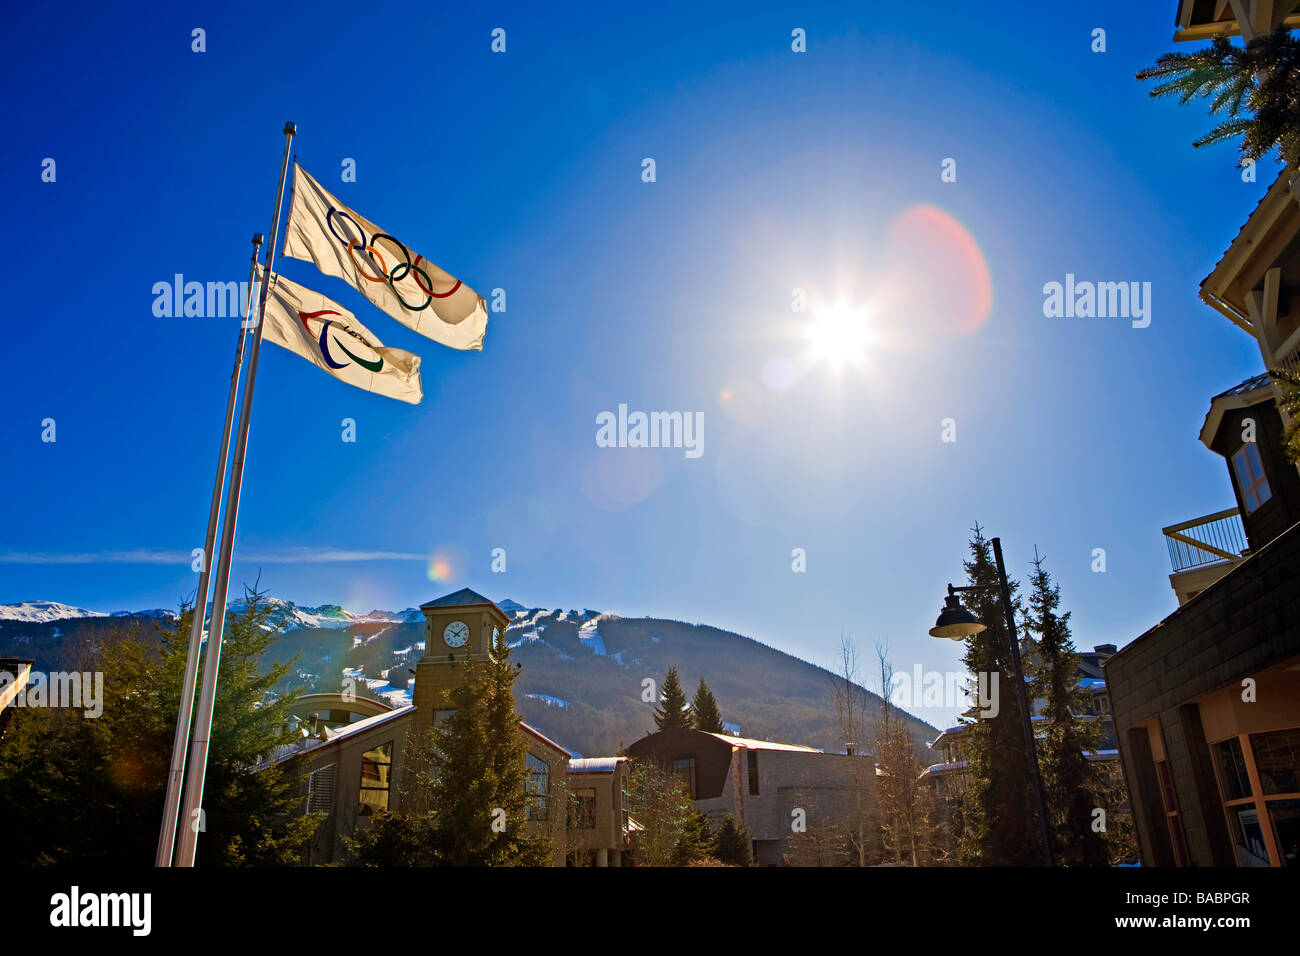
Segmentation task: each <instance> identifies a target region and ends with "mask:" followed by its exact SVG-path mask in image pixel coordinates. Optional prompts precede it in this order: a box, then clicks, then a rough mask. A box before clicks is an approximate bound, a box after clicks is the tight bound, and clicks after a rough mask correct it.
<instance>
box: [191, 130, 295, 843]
mask: <svg viewBox="0 0 1300 956" xmlns="http://www.w3.org/2000/svg"><path fill="white" fill-rule="evenodd" d="M297 132H298V127H297V126H295V125H294V124H293V123H285V124H284V137H285V139H284V159H283V160H281V163H280V182H279V184H278V185H277V186H276V189H275V217H274V218H273V219H272V220H271V242H270V244H269V245H268V246H267V251H266V268H265V269H264V270H263V275H262V283H261V290H260V294H259V296H258V300H259V301H258V308H257V315H256V318H255V321H256V323H257V324H256V325H255V326H254V328H253V348H252V351H250V352H249V356H248V378H247V381H246V382H245V384H244V398H243V401H242V402H241V403H240V407H239V437H238V438H237V439H236V442H235V460H234V463H233V464H232V465H231V467H230V490H229V491H228V492H227V493H226V513H225V516H224V518H223V519H222V522H221V556H220V558H219V559H218V561H217V581H216V585H215V587H214V588H213V591H212V623H211V624H210V625H209V626H208V653H207V654H206V655H204V660H203V688H202V691H201V692H200V694H199V707H198V711H197V712H196V713H195V726H194V733H193V737H192V740H191V743H190V756H189V768H190V772H189V774H188V777H187V779H186V781H185V799H184V802H183V804H182V813H181V820H182V822H183V824H184V825H183V826H182V827H181V828H180V846H179V848H178V850H177V854H176V865H177V866H193V865H194V856H195V852H196V850H197V849H198V839H199V829H200V827H201V826H202V821H203V816H202V813H201V809H202V806H203V779H204V776H205V775H206V773H207V769H208V744H209V737H210V736H211V733H212V708H213V705H214V704H215V703H216V697H217V674H218V671H219V670H220V667H221V636H222V632H223V630H224V629H225V623H226V593H227V591H228V590H229V587H230V559H231V552H232V551H233V550H234V544H235V521H236V519H237V518H238V517H239V491H240V487H241V485H242V484H243V478H244V453H245V451H246V450H247V447H248V422H249V418H250V416H251V414H252V410H253V386H254V385H255V384H256V383H257V358H258V355H259V353H260V352H261V350H262V324H263V323H262V319H263V317H264V316H265V315H266V299H267V293H268V292H269V291H270V288H271V267H272V266H273V265H274V264H275V250H276V242H277V240H278V239H279V235H280V212H281V209H282V208H283V205H284V181H285V178H286V177H287V176H288V172H289V150H290V148H291V147H292V146H293V137H294V135H295V134H296V133H297Z"/></svg>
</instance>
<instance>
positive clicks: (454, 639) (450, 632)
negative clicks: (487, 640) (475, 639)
mask: <svg viewBox="0 0 1300 956" xmlns="http://www.w3.org/2000/svg"><path fill="white" fill-rule="evenodd" d="M442 639H443V641H444V642H445V643H446V644H447V646H448V647H464V646H465V642H466V641H468V640H469V625H467V624H466V623H465V622H464V621H452V622H451V623H450V624H448V625H447V629H446V630H445V631H443V632H442Z"/></svg>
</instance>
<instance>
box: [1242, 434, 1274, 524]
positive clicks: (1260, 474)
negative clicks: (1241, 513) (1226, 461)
mask: <svg viewBox="0 0 1300 956" xmlns="http://www.w3.org/2000/svg"><path fill="white" fill-rule="evenodd" d="M1232 472H1233V474H1234V475H1236V477H1237V490H1238V491H1240V492H1241V502H1242V504H1244V505H1245V506H1246V514H1250V513H1251V512H1252V511H1254V510H1255V509H1257V508H1258V507H1259V506H1260V505H1262V504H1263V503H1264V502H1266V501H1268V499H1269V498H1271V497H1273V492H1272V491H1270V490H1269V487H1268V479H1267V478H1265V477H1264V464H1263V462H1261V461H1260V460H1259V446H1258V445H1257V444H1256V443H1255V442H1253V441H1252V442H1246V444H1244V445H1242V446H1241V450H1240V451H1238V452H1237V453H1236V454H1235V455H1233V456H1232Z"/></svg>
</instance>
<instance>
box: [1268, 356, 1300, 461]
mask: <svg viewBox="0 0 1300 956" xmlns="http://www.w3.org/2000/svg"><path fill="white" fill-rule="evenodd" d="M1269 375H1270V376H1272V378H1273V381H1274V382H1275V383H1276V384H1277V387H1278V388H1279V389H1281V391H1282V398H1281V401H1279V402H1278V403H1277V407H1278V411H1280V412H1281V413H1282V420H1283V421H1284V422H1286V423H1287V425H1286V430H1285V431H1284V432H1283V433H1282V450H1283V452H1284V453H1285V454H1286V456H1287V458H1289V459H1290V460H1291V463H1292V464H1295V465H1300V375H1298V374H1296V372H1294V371H1292V370H1291V369H1288V368H1275V369H1270V370H1269Z"/></svg>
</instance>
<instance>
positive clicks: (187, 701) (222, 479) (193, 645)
mask: <svg viewBox="0 0 1300 956" xmlns="http://www.w3.org/2000/svg"><path fill="white" fill-rule="evenodd" d="M261 246H262V234H261V233H260V232H259V233H257V235H255V236H253V257H252V259H251V260H250V261H249V264H248V299H247V301H246V302H245V303H244V315H245V316H246V317H247V316H251V315H252V309H253V283H254V282H256V281H257V253H258V250H259V249H260V248H261ZM247 330H248V325H247V319H246V318H245V319H241V320H240V323H239V340H238V342H237V343H236V345H235V367H234V369H233V370H232V371H231V373H230V398H228V399H227V400H226V423H225V425H224V426H223V427H222V430H221V457H220V458H218V459H217V477H216V479H215V480H214V481H213V482H212V506H211V507H210V508H209V509H208V534H207V537H206V538H205V539H204V541H203V567H202V568H200V569H199V587H198V590H197V591H195V592H194V617H193V619H192V620H191V621H190V646H189V653H188V655H187V656H186V658H185V683H184V684H182V685H181V706H180V710H179V711H178V712H177V714H176V739H175V740H174V741H173V742H172V766H171V771H170V772H169V773H168V776H167V804H166V807H165V808H164V810H163V819H162V829H161V830H160V831H159V833H158V853H157V855H156V856H155V857H154V866H171V865H172V851H173V849H174V848H175V845H176V814H177V812H178V811H179V810H180V805H181V783H182V781H183V780H184V779H185V754H186V751H188V750H189V746H190V721H191V719H192V718H193V714H194V685H195V683H196V681H197V680H198V676H199V675H198V670H199V651H200V649H201V648H202V644H203V617H204V614H205V613H206V612H207V607H208V578H209V577H210V574H211V568H212V558H213V553H212V546H213V545H214V544H215V543H216V537H217V518H218V516H220V514H221V493H222V492H223V491H224V490H225V488H226V462H227V459H228V458H229V457H230V426H231V425H232V424H233V422H234V418H235V397H236V395H238V394H239V372H240V370H241V369H242V368H243V365H244V342H245V340H246V339H247V338H248V336H247V335H245V333H246V332H247Z"/></svg>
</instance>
